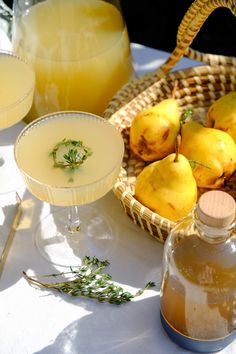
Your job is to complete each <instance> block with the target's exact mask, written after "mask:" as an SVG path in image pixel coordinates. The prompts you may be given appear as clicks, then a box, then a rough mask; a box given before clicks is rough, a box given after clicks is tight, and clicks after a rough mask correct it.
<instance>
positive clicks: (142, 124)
mask: <svg viewBox="0 0 236 354" xmlns="http://www.w3.org/2000/svg"><path fill="white" fill-rule="evenodd" d="M179 129H180V112H179V107H178V104H177V101H176V100H175V99H174V98H168V99H165V100H163V101H161V102H159V103H158V104H156V105H155V106H153V107H151V108H147V109H145V110H143V111H141V112H139V113H138V114H137V115H136V116H135V118H134V120H133V122H132V124H131V127H130V148H131V150H132V151H133V152H134V153H135V154H136V155H138V156H139V157H141V159H143V160H144V161H155V160H159V159H162V158H163V157H165V156H167V155H169V154H170V153H172V152H174V151H175V140H176V136H177V134H178V132H179Z"/></svg>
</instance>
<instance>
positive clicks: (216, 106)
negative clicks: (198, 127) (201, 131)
mask: <svg viewBox="0 0 236 354" xmlns="http://www.w3.org/2000/svg"><path fill="white" fill-rule="evenodd" d="M207 126H208V127H211V128H216V129H220V130H224V131H225V132H227V133H228V134H229V135H230V136H231V137H232V138H233V139H234V142H235V144H236V92H235V91H232V92H229V93H228V94H227V95H224V96H222V97H220V98H219V99H218V100H217V101H215V102H214V103H213V104H212V105H211V106H210V108H209V109H208V112H207Z"/></svg>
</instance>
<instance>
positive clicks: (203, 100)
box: [104, 0, 236, 242]
mask: <svg viewBox="0 0 236 354" xmlns="http://www.w3.org/2000/svg"><path fill="white" fill-rule="evenodd" d="M220 6H224V7H228V8H229V9H230V10H231V11H232V12H233V13H234V14H236V7H235V1H234V0H228V1H227V0H196V1H194V3H193V4H192V6H191V7H190V9H189V10H188V11H187V13H186V15H185V16H184V18H183V21H182V22H181V25H180V27H179V31H178V36H177V46H176V49H175V50H174V51H173V53H171V55H170V57H169V58H168V59H167V61H166V62H165V63H164V64H163V65H162V66H161V67H160V68H159V69H158V70H157V71H156V72H154V73H151V74H148V75H145V76H143V77H142V78H141V79H139V80H133V81H131V82H130V83H129V84H128V85H126V86H125V87H124V88H123V89H122V90H121V91H120V92H119V93H118V94H117V95H116V96H115V97H114V98H113V100H112V101H111V102H110V104H109V106H108V107H107V110H106V111H105V114H104V116H105V117H106V118H108V119H110V121H111V122H112V123H113V124H114V125H115V126H116V127H117V129H119V130H120V131H121V133H122V135H123V139H124V142H125V155H124V159H123V166H122V169H121V172H120V175H119V177H118V179H117V182H116V184H115V186H114V192H115V194H116V195H117V197H118V198H119V200H120V201H121V203H122V205H123V207H124V210H125V212H126V213H127V215H128V216H130V217H131V218H132V220H133V221H134V223H136V224H137V225H139V226H140V227H141V228H142V229H144V230H146V231H148V232H149V233H150V235H152V236H153V237H154V238H155V239H157V240H158V241H160V242H164V241H165V240H166V237H167V235H168V233H169V232H170V230H171V228H172V227H173V226H174V223H173V222H171V221H170V220H168V219H165V218H163V217H161V216H160V215H158V214H156V213H154V212H152V211H151V210H150V209H148V208H146V207H145V206H143V205H142V204H141V203H140V202H139V201H138V200H136V199H135V197H134V185H135V181H136V177H137V175H138V174H139V173H140V171H141V170H142V169H143V168H144V166H145V164H144V162H143V161H142V160H141V159H139V158H138V157H137V156H134V154H133V153H132V151H131V150H130V147H129V130H130V125H131V122H132V120H133V118H134V117H135V115H136V114H137V113H138V112H140V111H141V110H143V109H144V108H148V107H151V106H153V105H154V104H156V103H158V102H159V101H161V100H163V99H165V98H169V97H171V92H172V90H173V86H174V82H175V81H176V80H177V82H178V88H177V90H176V95H175V97H176V99H177V100H178V104H179V106H180V109H181V110H184V109H186V108H188V107H192V108H194V112H195V116H194V119H196V120H198V121H201V122H203V123H204V120H205V114H206V111H207V109H208V107H209V106H210V105H211V104H212V103H213V102H214V101H215V100H216V99H218V98H219V97H221V96H222V95H225V94H226V93H228V92H230V91H236V65H235V64H236V59H234V58H228V57H224V56H216V55H213V56H212V55H209V54H202V53H199V52H196V51H194V50H192V49H191V48H189V46H190V45H191V43H192V40H193V39H194V37H195V36H196V34H197V33H198V31H199V29H200V27H201V25H202V24H203V22H204V21H205V19H206V18H207V17H208V15H209V14H210V13H211V12H212V11H213V10H214V9H215V8H217V7H220ZM185 53H186V54H187V55H188V56H190V57H191V58H192V59H201V60H204V61H206V62H208V63H212V64H211V65H210V66H209V65H204V66H198V67H193V68H189V69H186V70H180V71H175V72H170V71H171V69H172V68H173V67H174V65H175V64H176V63H177V61H178V60H179V59H180V58H181V57H182V56H183V55H184V54H185ZM235 188H236V176H235V174H234V176H233V177H232V179H231V181H229V183H228V185H227V186H226V187H225V189H226V190H227V191H228V192H230V193H231V194H232V195H233V196H234V197H235V198H236V192H235ZM199 193H202V190H201V191H200V190H199Z"/></svg>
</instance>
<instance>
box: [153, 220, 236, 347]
mask: <svg viewBox="0 0 236 354" xmlns="http://www.w3.org/2000/svg"><path fill="white" fill-rule="evenodd" d="M234 226H235V224H231V225H230V226H229V227H227V228H223V229H217V228H213V227H207V226H206V225H204V224H202V223H201V222H200V221H199V220H198V219H197V218H194V220H193V219H192V218H191V217H188V218H186V219H184V220H183V221H182V222H180V223H179V224H177V225H176V227H175V228H174V229H173V231H172V232H171V234H170V236H169V237H168V239H167V240H166V244H165V250H164V261H163V278H162V286H161V300H160V308H161V316H162V321H163V322H165V323H164V326H168V327H169V329H170V330H173V332H175V334H176V336H177V337H178V338H179V340H180V343H179V344H180V345H182V346H184V347H186V348H188V349H190V350H197V351H203V352H205V351H209V350H208V349H209V348H208V347H209V346H210V349H211V350H219V349H220V348H221V347H223V346H224V344H225V342H226V341H228V340H230V337H231V334H232V333H234V329H235V327H236V237H235V236H236V233H235V229H234ZM169 334H170V335H171V333H169ZM176 336H175V339H176ZM180 337H182V338H180ZM226 337H227V338H228V339H227V340H225V338H226ZM176 340H177V339H176ZM177 341H178V340H177ZM198 341H199V344H200V346H198V343H197V342H198ZM222 341H223V342H224V343H223V342H222ZM202 343H203V344H202Z"/></svg>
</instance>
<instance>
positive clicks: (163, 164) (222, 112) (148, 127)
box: [130, 91, 236, 221]
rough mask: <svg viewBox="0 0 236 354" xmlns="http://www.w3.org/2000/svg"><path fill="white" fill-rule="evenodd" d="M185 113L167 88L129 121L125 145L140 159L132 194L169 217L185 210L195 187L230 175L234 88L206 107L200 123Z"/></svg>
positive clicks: (233, 167)
mask: <svg viewBox="0 0 236 354" xmlns="http://www.w3.org/2000/svg"><path fill="white" fill-rule="evenodd" d="M188 113H189V112H188V110H186V111H185V112H184V114H182V115H181V114H180V109H179V107H178V103H177V100H176V99H175V98H174V91H173V94H172V98H168V99H164V100H163V101H161V102H159V103H158V104H156V105H155V106H153V107H151V108H146V109H145V110H143V111H141V112H139V113H138V114H137V116H136V117H135V118H134V120H133V121H132V124H131V127H130V148H131V150H132V151H133V153H134V154H135V155H137V156H139V157H140V158H141V159H142V160H143V161H145V162H146V166H145V167H144V169H143V170H142V171H141V173H140V174H139V175H138V176H137V180H136V184H135V198H136V199H137V200H138V201H139V202H140V203H142V204H143V205H144V206H146V207H148V208H149V209H150V210H152V211H154V212H156V213H158V214H159V215H161V216H162V217H165V218H167V219H169V220H171V221H177V220H179V219H180V218H182V217H184V216H186V215H187V214H188V213H189V212H190V211H191V210H192V209H193V207H194V205H195V203H196V201H197V198H198V195H199V193H202V191H205V189H221V188H224V187H225V185H226V184H227V182H229V181H230V180H231V179H232V176H234V175H236V173H235V171H236V92H229V93H228V94H226V95H224V96H222V97H221V98H219V99H218V100H217V101H215V102H214V103H213V104H212V105H211V106H210V107H209V109H208V112H207V114H206V119H205V121H206V124H205V125H204V126H203V125H202V124H201V123H199V122H197V121H195V120H192V119H191V118H190V119H189V117H188V118H187V119H186V116H188ZM232 183H235V179H234V182H232ZM234 188H235V186H234Z"/></svg>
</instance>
